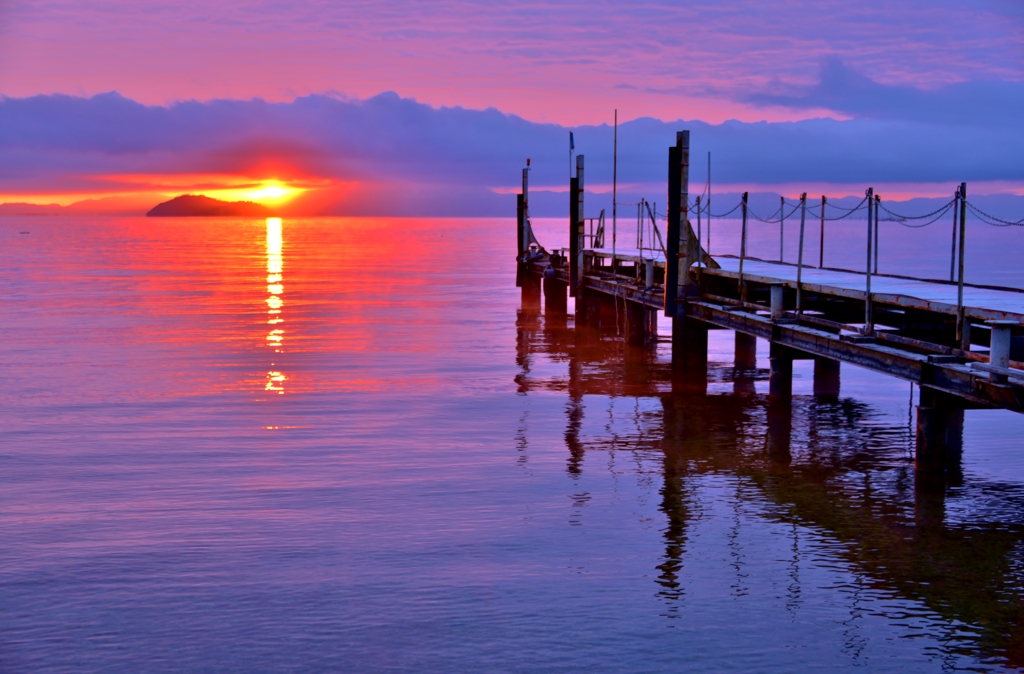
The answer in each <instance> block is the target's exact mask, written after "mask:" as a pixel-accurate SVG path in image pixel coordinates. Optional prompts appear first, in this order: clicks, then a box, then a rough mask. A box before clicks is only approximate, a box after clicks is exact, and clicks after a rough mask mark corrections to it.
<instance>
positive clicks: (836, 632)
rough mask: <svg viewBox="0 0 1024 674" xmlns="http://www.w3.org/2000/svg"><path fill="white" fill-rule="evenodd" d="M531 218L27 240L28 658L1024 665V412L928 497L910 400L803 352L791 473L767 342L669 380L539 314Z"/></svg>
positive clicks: (14, 226)
mask: <svg viewBox="0 0 1024 674" xmlns="http://www.w3.org/2000/svg"><path fill="white" fill-rule="evenodd" d="M716 226H717V225H716ZM538 227H539V228H540V229H544V228H547V229H546V230H545V231H547V232H549V233H550V237H551V239H556V238H557V232H559V231H561V229H562V223H561V222H560V221H557V222H556V221H552V222H548V223H539V225H538ZM513 231H514V223H513V222H512V221H511V220H509V219H491V220H486V219H484V220H471V219H465V220H444V219H310V220H286V221H284V222H283V223H282V224H277V223H275V222H272V221H271V222H264V221H245V220H218V219H193V220H163V219H160V220H154V219H151V220H147V219H144V218H138V219H97V220H82V219H72V218H55V219H42V218H40V219H33V218H9V219H0V245H2V246H3V250H4V252H5V254H6V263H5V265H4V267H3V268H2V270H0V284H2V286H0V287H2V288H3V296H4V300H5V301H4V312H3V320H2V321H0V330H2V334H3V346H2V349H0V364H2V367H3V373H4V378H5V381H6V385H5V386H4V387H3V389H2V391H0V400H2V404H3V410H4V424H3V427H2V430H0V440H2V443H0V541H2V544H0V671H3V672H182V671H188V672H257V671H258V672H286V671H287V672H381V671H384V672H566V671H588V672H663V671H664V672H668V671H671V672H675V671H704V672H755V671H756V672H792V671H805V670H813V669H817V670H822V671H829V672H832V671H842V670H858V671H865V670H867V671H872V672H875V671H878V672H889V671H891V672H917V671H920V672H932V671H945V670H949V669H967V670H990V669H1001V668H1012V667H1014V666H1024V603H1022V600H1024V526H1022V525H1024V452H1022V451H1021V450H1022V443H1021V437H1022V435H1024V418H1022V417H1020V416H1017V415H1014V414H1011V413H1007V412H998V411H996V412H993V411H970V412H968V413H967V415H966V422H965V429H964V434H965V439H964V458H963V465H962V477H959V478H957V479H954V480H953V484H951V486H950V487H949V488H948V489H947V491H946V493H945V494H944V495H942V494H939V495H934V494H931V495H928V496H922V495H917V496H915V490H914V474H913V418H912V396H914V395H915V393H914V392H913V391H912V390H911V387H910V385H909V384H907V383H905V382H900V381H897V380H894V379H888V378H885V377H881V376H877V375H873V374H871V373H868V372H865V371H862V370H857V369H855V368H852V367H847V366H843V371H842V395H841V396H840V398H839V400H838V401H826V400H819V399H815V398H814V396H813V395H811V364H810V362H809V361H798V362H797V364H796V367H795V380H794V396H795V397H794V405H793V422H792V423H793V434H792V446H791V459H790V460H787V461H784V462H780V461H778V460H776V459H774V458H773V457H771V456H769V455H768V454H767V453H766V451H765V436H766V425H767V422H766V417H767V411H766V408H767V405H766V399H765V394H766V392H767V369H766V368H767V362H766V358H765V356H766V355H767V349H766V348H765V345H764V344H761V345H760V348H759V359H760V362H759V366H760V367H761V369H760V370H759V371H758V373H757V376H756V377H755V378H754V381H753V382H752V384H751V383H750V382H746V384H745V386H746V387H745V388H744V387H743V386H738V385H737V383H736V379H737V377H736V373H735V372H734V371H733V366H732V365H733V364H732V360H733V356H732V353H733V351H732V349H733V337H732V333H729V332H725V331H713V332H712V333H711V339H710V349H711V353H710V360H711V364H710V372H709V385H708V392H707V395H703V394H698V393H694V392H692V391H689V390H678V389H677V390H673V386H672V383H671V381H670V378H669V376H668V365H667V364H668V356H669V353H668V349H667V345H666V344H664V343H662V344H659V346H658V347H657V348H656V349H638V348H634V347H626V346H625V345H624V344H623V343H622V341H621V340H620V339H618V338H616V337H615V336H614V335H605V336H604V337H603V338H591V339H587V340H582V339H580V338H579V335H577V334H576V332H575V329H574V326H573V321H572V319H571V318H570V319H569V320H568V322H565V321H562V322H559V321H557V320H550V321H548V320H546V319H545V318H544V316H543V315H542V314H536V313H533V312H524V311H523V310H522V309H521V307H520V297H519V291H518V289H516V288H515V282H514V276H515V266H514V260H513V258H514V254H515V252H514V233H513ZM723 231H727V228H726V230H723ZM766 231H767V230H766ZM851 231H852V230H851ZM858 231H859V230H858ZM723 235H724V234H723ZM774 236H777V235H773V234H771V232H767V233H766V234H764V237H765V243H764V245H765V246H766V248H767V247H770V245H771V243H770V242H771V241H772V240H775V241H777V239H773V237H774ZM850 236H851V237H853V236H854V235H853V234H850ZM901 236H902V235H901ZM934 236H935V237H938V238H941V239H942V244H941V245H939V244H938V243H935V244H933V246H934V248H935V249H936V250H943V251H946V254H947V255H948V245H949V239H948V233H946V234H941V233H936V234H935V235H934ZM981 236H982V235H980V234H979V237H981ZM984 236H985V237H989V238H988V239H984V241H989V243H985V244H984V245H980V244H979V245H978V246H977V247H976V248H975V249H970V250H969V255H968V262H969V263H971V262H972V260H974V259H977V260H978V262H976V263H975V264H974V265H973V266H971V267H970V271H969V275H970V274H973V276H970V279H971V280H976V281H985V280H989V279H992V280H993V281H1000V282H1002V283H1004V284H1012V283H1009V282H1008V279H1009V281H1016V282H1018V283H1019V281H1020V280H1021V279H1020V278H1018V276H1015V274H1016V275H1020V274H1021V272H1020V270H1019V269H1017V268H1015V267H1014V264H1013V262H1012V257H1011V256H1010V254H1009V253H1007V252H1006V250H1008V249H1012V246H1011V245H1009V244H1008V243H1007V242H1012V244H1013V245H1014V246H1015V245H1016V243H1017V239H1018V238H1019V235H1018V234H1017V233H1016V232H1011V233H1008V234H1006V235H1005V236H1006V237H1008V238H1005V239H999V238H998V237H996V236H995V235H994V234H987V233H986V234H985V235H984ZM938 238H937V239H936V240H938ZM852 240H853V239H852V238H851V241H852ZM979 240H981V239H979ZM551 245H561V242H559V241H552V243H551ZM930 245H932V244H930ZM837 246H838V247H837V250H839V251H845V250H847V249H846V248H845V247H844V246H843V245H842V241H841V237H840V242H839V244H837ZM986 246H988V248H986ZM716 248H717V246H716ZM849 248H850V250H851V251H852V250H853V244H851V245H850V247H849ZM857 250H860V249H859V248H858V249H857ZM1016 250H1020V248H1019V247H1018V248H1016ZM900 251H902V252H900ZM921 251H922V249H920V248H917V247H915V245H911V244H908V243H906V242H904V243H900V244H899V245H896V244H892V245H890V247H889V248H886V249H885V252H886V253H887V255H886V256H885V257H883V260H885V262H884V264H892V265H894V266H896V265H914V264H916V265H917V267H920V268H922V269H924V268H925V267H928V265H929V264H930V265H932V266H934V267H935V268H936V269H938V270H940V271H939V272H936V273H935V275H939V276H940V277H941V270H942V269H944V268H946V269H947V270H948V257H946V258H941V257H939V256H938V255H939V254H938V253H935V254H934V255H933V254H932V253H927V254H924V253H922V252H921ZM975 251H977V252H975ZM722 252H732V251H722ZM754 253H755V254H756V253H757V251H754ZM849 254H850V255H853V253H852V252H850V253H849ZM974 255H978V256H979V257H978V258H973V257H972V256H974ZM764 256H765V257H770V254H769V252H764ZM989 259H992V260H997V261H999V260H1002V261H1004V262H1007V264H1005V265H1002V266H1000V265H999V264H994V263H992V264H987V263H986V261H987V260H989ZM827 262H828V260H827ZM833 263H835V262H833ZM917 267H915V268H917ZM928 269H930V267H928ZM928 269H925V271H927V270H928ZM883 271H886V270H885V269H884V268H883ZM890 271H896V270H895V269H892V270H890ZM986 274H987V276H986ZM662 329H664V326H663V328H662ZM751 386H752V388H753V391H752V392H750V387H751ZM745 391H746V392H745Z"/></svg>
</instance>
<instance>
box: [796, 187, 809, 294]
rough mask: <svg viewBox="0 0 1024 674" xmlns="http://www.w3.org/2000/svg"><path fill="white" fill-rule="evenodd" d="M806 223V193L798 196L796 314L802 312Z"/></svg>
mask: <svg viewBox="0 0 1024 674" xmlns="http://www.w3.org/2000/svg"><path fill="white" fill-rule="evenodd" d="M806 222H807V192H804V193H803V194H802V195H800V252H799V253H797V258H796V313H798V314H800V313H802V312H803V305H802V304H801V295H802V292H801V291H802V289H803V274H804V223H806Z"/></svg>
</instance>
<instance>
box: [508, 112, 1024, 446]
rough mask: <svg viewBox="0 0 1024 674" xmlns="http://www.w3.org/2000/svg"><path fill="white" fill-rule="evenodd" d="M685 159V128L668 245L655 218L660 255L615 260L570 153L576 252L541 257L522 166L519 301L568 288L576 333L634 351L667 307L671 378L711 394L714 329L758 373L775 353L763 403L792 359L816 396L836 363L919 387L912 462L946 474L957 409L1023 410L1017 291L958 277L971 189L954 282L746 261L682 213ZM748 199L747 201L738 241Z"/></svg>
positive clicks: (649, 337)
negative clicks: (759, 360) (726, 333)
mask: <svg viewBox="0 0 1024 674" xmlns="http://www.w3.org/2000/svg"><path fill="white" fill-rule="evenodd" d="M688 157H689V134H688V132H680V134H679V135H678V137H677V142H676V146H674V147H670V148H669V178H668V183H669V203H668V206H667V209H666V210H667V215H666V223H665V230H666V231H665V235H664V237H662V235H661V234H660V232H659V231H658V229H657V226H656V224H655V222H654V219H655V217H654V214H653V212H650V211H649V214H650V219H651V225H652V228H653V230H654V232H655V234H656V235H657V237H656V238H657V241H658V244H659V245H658V248H659V249H660V250H659V249H655V250H641V251H634V250H625V249H617V250H616V251H615V252H614V253H613V252H612V251H610V250H608V249H607V248H595V247H594V246H591V247H590V248H589V249H588V248H587V247H586V245H585V244H586V241H587V237H588V236H589V237H590V239H591V242H593V241H602V240H603V239H604V234H603V231H602V232H599V233H598V232H594V233H592V234H591V235H587V234H586V231H585V225H586V219H585V218H584V217H583V194H584V191H583V157H582V156H577V163H576V176H575V177H573V178H572V179H571V181H570V194H571V195H574V196H573V197H572V198H571V199H570V218H569V233H570V236H569V240H570V243H571V244H572V245H571V246H570V248H569V249H565V250H552V251H548V250H546V249H544V248H543V247H542V246H541V245H540V243H539V242H538V241H537V240H536V238H535V237H534V235H533V231H532V229H531V227H530V224H529V211H528V200H527V179H528V172H527V171H524V174H523V193H522V194H520V195H519V218H518V242H519V257H518V260H519V268H518V273H517V285H520V286H521V287H522V289H523V302H524V305H526V304H534V305H537V306H539V305H540V301H541V294H542V293H541V286H542V284H543V294H544V296H545V297H546V301H545V304H546V307H545V312H546V313H550V314H553V315H556V316H557V315H559V314H564V313H566V309H567V306H568V305H567V301H566V295H567V294H568V295H569V296H573V297H575V298H576V306H575V314H576V322H575V325H576V327H577V329H580V328H582V327H583V326H586V325H589V326H591V327H595V328H598V329H603V328H604V327H605V326H606V325H611V324H612V323H614V329H615V331H616V332H617V333H621V331H622V330H623V328H624V330H625V334H626V338H627V340H628V341H630V342H633V343H636V344H643V343H649V342H652V341H653V340H654V339H656V334H657V315H658V313H663V314H664V316H665V317H666V318H668V319H670V320H671V321H672V370H673V372H674V373H678V374H680V375H684V376H685V377H686V378H688V379H689V380H690V381H691V382H694V383H697V384H698V385H699V383H700V382H701V380H702V379H703V384H704V386H705V387H706V385H707V381H706V379H707V331H708V330H709V329H727V330H733V331H735V333H736V363H737V367H739V368H743V367H753V365H751V363H753V362H755V354H756V348H757V340H758V338H760V339H763V340H766V341H768V342H769V345H770V349H771V358H770V362H771V372H770V387H769V399H770V400H771V401H774V402H775V403H776V404H777V403H780V402H786V401H788V399H789V398H790V396H791V391H792V372H793V361H794V360H797V359H813V360H814V361H815V368H814V370H815V391H816V394H817V393H819V392H820V393H822V394H824V395H832V396H834V395H838V391H839V364H840V363H849V364H853V365H857V366H860V367H864V368H868V369H871V370H874V371H876V372H879V373H882V374H885V375H888V376H891V377H895V378H898V379H902V380H905V381H910V382H913V383H915V384H917V385H918V386H919V387H920V405H919V406H918V434H917V436H918V453H917V455H918V459H919V462H923V463H926V464H934V463H936V462H937V463H938V465H940V466H941V465H943V460H944V459H943V457H944V456H945V455H946V454H947V452H948V451H952V452H954V453H955V452H958V451H959V442H960V441H959V440H958V439H957V438H956V434H957V430H956V429H957V428H962V423H963V410H965V409H973V408H999V409H1006V410H1011V411H1014V412H1019V413H1024V291H1021V290H1015V289H1012V288H999V287H994V286H979V285H972V284H967V283H964V281H963V237H964V227H963V221H964V218H965V215H964V213H965V208H966V205H967V204H966V189H967V188H966V184H962V185H961V188H960V190H958V192H957V196H956V199H954V201H953V202H951V205H952V206H953V207H954V208H955V206H956V205H959V206H960V217H959V221H960V225H959V232H960V251H959V254H958V257H959V260H960V271H959V278H958V282H957V283H950V282H944V281H938V280H927V279H914V278H909V277H901V276H895V275H891V274H875V273H872V274H868V273H866V272H856V271H849V270H842V269H829V268H824V269H819V268H815V267H812V266H800V267H798V266H797V265H793V264H783V263H779V262H769V261H765V260H759V259H754V258H750V257H746V256H744V257H743V258H742V259H739V258H735V257H730V256H722V257H716V258H712V257H711V256H709V255H708V254H707V253H706V252H705V251H704V250H703V248H702V247H701V241H700V239H699V237H698V235H697V234H695V233H694V231H693V227H692V225H691V223H690V222H689V220H688V217H687V215H688V213H689V212H691V209H690V207H689V205H688V203H689V202H688V166H689V159H688ZM746 198H747V197H746V195H744V197H743V201H742V202H741V206H742V208H743V211H742V213H743V214H744V221H743V222H744V225H743V234H742V235H741V241H743V242H745V240H746V239H745V237H746V234H745V232H746V219H745V218H746V212H747V211H746V208H747V206H746V204H747V202H746ZM802 203H806V202H802ZM823 203H824V202H823ZM862 205H864V209H865V210H866V211H867V215H868V232H869V236H868V239H867V259H869V260H870V259H871V258H872V236H871V232H872V231H873V232H875V233H876V234H875V236H876V237H877V220H878V213H877V211H878V207H877V203H876V202H875V200H874V199H873V197H872V191H871V190H870V189H869V190H868V191H867V193H866V196H865V199H864V201H863V202H862ZM697 208H699V202H698V206H697ZM872 216H873V217H874V228H873V227H872ZM822 217H824V215H822ZM844 217H845V216H844ZM602 221H603V218H602ZM638 238H639V237H638ZM744 246H745V243H741V250H743V249H744ZM664 251H670V252H671V253H672V254H671V255H665V254H664ZM741 255H742V253H741ZM876 265H877V261H876Z"/></svg>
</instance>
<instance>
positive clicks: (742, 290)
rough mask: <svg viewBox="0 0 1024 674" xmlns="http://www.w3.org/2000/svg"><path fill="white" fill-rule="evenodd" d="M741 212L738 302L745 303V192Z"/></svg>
mask: <svg viewBox="0 0 1024 674" xmlns="http://www.w3.org/2000/svg"><path fill="white" fill-rule="evenodd" d="M740 210H742V212H743V225H742V226H741V228H740V272H739V293H740V300H742V301H743V302H746V301H747V287H746V286H745V285H744V284H743V259H744V258H745V257H747V192H744V193H743V201H742V206H741V209H740Z"/></svg>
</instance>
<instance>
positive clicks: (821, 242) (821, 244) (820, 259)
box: [818, 194, 825, 269]
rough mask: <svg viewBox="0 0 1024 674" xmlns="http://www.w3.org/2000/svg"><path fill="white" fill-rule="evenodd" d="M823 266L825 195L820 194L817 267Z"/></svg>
mask: <svg viewBox="0 0 1024 674" xmlns="http://www.w3.org/2000/svg"><path fill="white" fill-rule="evenodd" d="M824 266H825V195H824V194H822V195H821V235H820V238H819V239H818V269H821V268H823V267H824Z"/></svg>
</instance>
